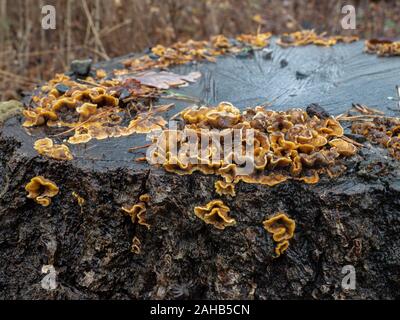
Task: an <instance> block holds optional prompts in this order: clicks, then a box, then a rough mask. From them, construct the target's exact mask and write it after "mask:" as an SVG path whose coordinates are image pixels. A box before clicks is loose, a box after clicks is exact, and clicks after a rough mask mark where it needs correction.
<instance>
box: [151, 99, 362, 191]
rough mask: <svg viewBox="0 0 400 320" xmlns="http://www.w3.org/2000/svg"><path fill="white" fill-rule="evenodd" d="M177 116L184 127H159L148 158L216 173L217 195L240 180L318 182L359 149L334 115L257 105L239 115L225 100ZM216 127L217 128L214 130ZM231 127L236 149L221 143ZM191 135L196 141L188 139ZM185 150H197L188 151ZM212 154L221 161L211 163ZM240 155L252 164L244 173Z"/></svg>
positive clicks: (179, 170) (183, 169)
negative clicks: (250, 138) (236, 139)
mask: <svg viewBox="0 0 400 320" xmlns="http://www.w3.org/2000/svg"><path fill="white" fill-rule="evenodd" d="M180 116H181V119H182V121H183V122H184V129H183V130H172V129H165V130H163V131H162V132H161V134H160V135H158V136H157V137H156V138H155V141H154V145H155V146H156V147H154V149H153V151H152V152H151V157H150V160H151V161H154V163H158V164H160V165H161V166H162V167H163V168H164V169H165V170H166V171H168V172H173V173H176V174H179V175H186V174H192V173H193V172H195V171H199V172H201V173H203V174H207V175H209V174H214V175H218V176H220V177H222V178H223V183H222V182H220V183H217V185H216V190H217V192H219V193H230V194H231V195H233V194H234V186H233V187H232V184H236V183H238V182H239V181H243V182H245V183H255V184H263V185H267V186H274V185H276V184H279V183H281V182H284V181H287V180H289V179H293V180H299V181H303V182H305V183H310V184H313V183H317V182H318V181H319V175H320V174H322V173H327V174H328V175H329V176H330V177H335V176H338V175H339V174H340V173H341V172H343V170H344V169H345V167H344V165H343V164H342V163H341V159H343V158H345V157H349V156H352V155H354V154H355V153H356V152H357V148H356V147H355V146H354V145H353V144H352V143H351V142H348V141H346V140H345V139H344V136H343V128H342V126H341V125H340V123H339V122H338V121H336V120H335V119H334V118H332V117H328V118H326V119H320V118H318V117H317V116H313V117H310V116H309V115H308V114H307V113H306V112H305V111H303V110H301V109H292V110H288V111H272V110H267V109H265V108H263V107H256V108H254V109H248V110H246V111H245V112H243V113H242V112H241V111H240V110H239V109H237V108H235V107H234V106H233V105H232V104H230V103H227V102H223V103H220V104H219V105H218V106H216V107H200V108H190V109H185V110H184V111H182V112H181V113H180ZM204 129H208V130H204ZM215 129H218V131H213V130H215ZM249 129H251V130H252V132H253V134H254V139H253V140H254V146H253V148H251V149H250V150H253V154H249V153H248V151H246V150H247V149H248V139H247V136H246V134H247V132H248V130H249ZM235 131H236V132H238V131H239V132H240V135H239V137H240V139H241V145H240V148H234V149H233V150H232V151H231V152H226V149H225V148H224V142H225V140H226V139H231V137H232V136H233V135H234V134H235V133H234V132H235ZM193 136H194V137H195V138H196V139H192V138H191V137H193ZM170 141H176V142H177V149H176V152H172V149H173V148H175V146H173V145H172V144H171V143H170ZM204 141H206V143H204ZM194 144H195V145H194ZM188 150H191V151H193V150H194V151H197V152H194V153H193V154H188ZM216 155H217V157H216ZM193 157H196V158H197V159H193ZM216 158H217V159H219V160H218V161H215V160H214V159H216ZM243 159H245V160H246V163H250V164H251V168H252V170H251V172H248V173H246V174H242V172H243V171H242V170H241V169H242V167H243ZM193 160H195V161H193ZM225 189H228V191H226V190H225Z"/></svg>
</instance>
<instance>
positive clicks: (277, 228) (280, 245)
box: [263, 212, 296, 257]
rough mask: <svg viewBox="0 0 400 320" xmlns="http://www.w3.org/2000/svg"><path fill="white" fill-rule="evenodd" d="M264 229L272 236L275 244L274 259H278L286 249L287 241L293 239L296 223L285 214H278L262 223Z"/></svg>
mask: <svg viewBox="0 0 400 320" xmlns="http://www.w3.org/2000/svg"><path fill="white" fill-rule="evenodd" d="M263 225H264V229H265V230H267V231H268V232H269V233H271V234H272V239H273V240H274V241H275V242H276V243H277V246H276V248H275V254H276V257H279V256H280V255H281V254H282V253H283V252H284V251H285V250H286V249H287V248H288V247H289V240H290V239H292V238H293V235H294V230H295V228H296V223H295V221H294V220H292V219H290V218H289V217H288V216H287V215H286V214H285V213H283V212H278V213H277V214H276V215H274V216H273V217H271V218H269V219H267V220H265V221H264V222H263Z"/></svg>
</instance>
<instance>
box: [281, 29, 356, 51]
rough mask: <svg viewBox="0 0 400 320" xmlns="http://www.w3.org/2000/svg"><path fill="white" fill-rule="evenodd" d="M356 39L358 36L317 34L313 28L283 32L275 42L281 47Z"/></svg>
mask: <svg viewBox="0 0 400 320" xmlns="http://www.w3.org/2000/svg"><path fill="white" fill-rule="evenodd" d="M358 40H359V38H358V37H357V36H326V35H325V34H324V33H322V34H317V33H316V32H315V31H314V30H303V31H296V32H292V33H284V34H282V35H281V37H280V38H279V39H278V40H277V41H276V43H277V44H278V45H280V46H281V47H297V46H306V45H310V44H315V45H317V46H325V47H330V46H333V45H335V44H337V43H338V42H343V43H351V42H354V41H358Z"/></svg>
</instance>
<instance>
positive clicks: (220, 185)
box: [215, 181, 236, 197]
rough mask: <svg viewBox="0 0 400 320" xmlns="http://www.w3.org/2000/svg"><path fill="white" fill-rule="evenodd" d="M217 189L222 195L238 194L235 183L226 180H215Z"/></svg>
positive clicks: (232, 195)
mask: <svg viewBox="0 0 400 320" xmlns="http://www.w3.org/2000/svg"><path fill="white" fill-rule="evenodd" d="M215 191H216V192H217V193H218V194H219V195H220V196H222V195H229V196H231V197H234V196H236V192H235V184H234V183H228V182H226V181H217V182H215Z"/></svg>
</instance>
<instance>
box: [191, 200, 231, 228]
mask: <svg viewBox="0 0 400 320" xmlns="http://www.w3.org/2000/svg"><path fill="white" fill-rule="evenodd" d="M229 211H230V209H229V207H227V206H226V205H225V204H224V203H223V202H222V201H221V200H213V201H211V202H209V203H208V204H207V205H206V206H205V207H195V208H194V213H195V215H196V216H197V217H198V218H200V219H201V220H203V221H204V222H205V223H207V224H212V225H213V226H214V227H215V228H217V229H220V230H224V229H225V228H226V227H230V226H234V225H236V220H235V219H233V218H231V217H229Z"/></svg>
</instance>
